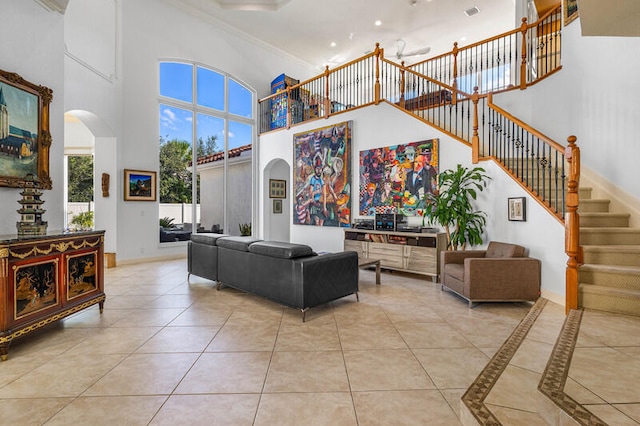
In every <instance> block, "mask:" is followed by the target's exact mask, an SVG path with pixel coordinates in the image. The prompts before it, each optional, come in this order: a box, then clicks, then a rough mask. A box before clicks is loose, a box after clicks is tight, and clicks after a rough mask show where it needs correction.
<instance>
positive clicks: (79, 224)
mask: <svg viewBox="0 0 640 426" xmlns="http://www.w3.org/2000/svg"><path fill="white" fill-rule="evenodd" d="M71 224H72V225H75V227H76V228H77V229H91V228H93V212H91V211H88V212H81V213H78V214H77V215H75V216H73V217H72V218H71Z"/></svg>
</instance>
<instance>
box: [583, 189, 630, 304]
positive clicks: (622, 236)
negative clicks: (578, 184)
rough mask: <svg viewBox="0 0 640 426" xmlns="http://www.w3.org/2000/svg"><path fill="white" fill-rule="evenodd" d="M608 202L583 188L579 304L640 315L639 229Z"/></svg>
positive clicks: (627, 216)
mask: <svg viewBox="0 0 640 426" xmlns="http://www.w3.org/2000/svg"><path fill="white" fill-rule="evenodd" d="M609 204H610V203H609V200H606V199H592V198H591V188H581V189H580V207H579V213H580V244H581V245H582V248H583V262H584V263H583V264H582V265H581V266H580V268H579V285H578V304H579V306H580V307H582V308H586V309H596V310H599V311H607V312H614V313H620V314H626V315H636V316H640V229H638V228H630V227H629V214H625V213H611V212H610V211H609Z"/></svg>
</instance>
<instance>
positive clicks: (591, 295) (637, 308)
mask: <svg viewBox="0 0 640 426" xmlns="http://www.w3.org/2000/svg"><path fill="white" fill-rule="evenodd" d="M578 299H579V301H578V303H579V305H580V306H581V307H582V308H586V309H595V310H598V311H606V312H613V313H619V314H625V315H634V316H640V290H629V289H622V288H612V287H606V286H599V285H593V284H579V285H578Z"/></svg>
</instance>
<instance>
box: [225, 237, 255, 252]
mask: <svg viewBox="0 0 640 426" xmlns="http://www.w3.org/2000/svg"><path fill="white" fill-rule="evenodd" d="M258 241H262V240H261V239H259V238H254V237H222V238H218V239H217V240H216V244H217V245H218V247H224V248H228V249H231V250H237V251H249V246H250V245H251V244H253V243H255V242H258Z"/></svg>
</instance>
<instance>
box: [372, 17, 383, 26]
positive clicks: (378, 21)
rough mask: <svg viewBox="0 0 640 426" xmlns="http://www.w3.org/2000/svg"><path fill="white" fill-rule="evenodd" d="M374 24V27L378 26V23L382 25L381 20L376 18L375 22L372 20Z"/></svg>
mask: <svg viewBox="0 0 640 426" xmlns="http://www.w3.org/2000/svg"><path fill="white" fill-rule="evenodd" d="M374 24H375V25H376V27H379V26H380V25H382V21H381V20H379V19H378V20H377V21H376V22H374Z"/></svg>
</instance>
